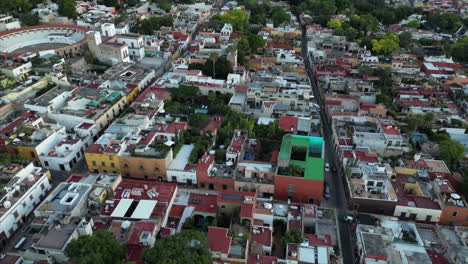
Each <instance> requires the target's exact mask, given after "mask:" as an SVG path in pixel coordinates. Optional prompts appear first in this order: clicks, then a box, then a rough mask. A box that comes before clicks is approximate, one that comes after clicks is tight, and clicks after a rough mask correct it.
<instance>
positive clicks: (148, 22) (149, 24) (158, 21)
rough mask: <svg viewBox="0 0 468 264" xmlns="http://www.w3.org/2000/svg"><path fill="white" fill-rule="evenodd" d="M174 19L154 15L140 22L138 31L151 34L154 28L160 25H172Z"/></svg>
mask: <svg viewBox="0 0 468 264" xmlns="http://www.w3.org/2000/svg"><path fill="white" fill-rule="evenodd" d="M173 24H174V20H173V18H172V17H170V16H155V17H152V18H149V19H145V20H143V21H142V22H141V25H140V28H139V29H138V32H139V33H141V34H145V35H151V34H153V33H154V31H155V30H158V29H160V28H161V27H172V25H173Z"/></svg>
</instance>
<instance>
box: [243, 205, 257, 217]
mask: <svg viewBox="0 0 468 264" xmlns="http://www.w3.org/2000/svg"><path fill="white" fill-rule="evenodd" d="M253 214H254V206H253V204H249V203H244V204H242V206H241V211H240V217H241V218H253Z"/></svg>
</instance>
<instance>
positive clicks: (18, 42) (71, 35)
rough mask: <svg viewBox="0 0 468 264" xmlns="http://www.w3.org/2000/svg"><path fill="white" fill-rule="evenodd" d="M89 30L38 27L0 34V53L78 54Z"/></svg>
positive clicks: (59, 26)
mask: <svg viewBox="0 0 468 264" xmlns="http://www.w3.org/2000/svg"><path fill="white" fill-rule="evenodd" d="M89 30H90V29H89V28H86V27H81V26H76V25H39V26H31V27H23V28H19V29H13V30H9V31H4V32H0V53H2V54H3V55H20V54H24V53H26V52H39V51H45V50H55V53H56V54H58V55H64V56H65V55H75V54H79V53H81V52H82V51H83V49H84V45H85V44H86V32H88V31H89Z"/></svg>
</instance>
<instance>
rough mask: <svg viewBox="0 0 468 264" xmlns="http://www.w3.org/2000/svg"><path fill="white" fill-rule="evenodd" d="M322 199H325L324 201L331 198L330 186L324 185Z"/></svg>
mask: <svg viewBox="0 0 468 264" xmlns="http://www.w3.org/2000/svg"><path fill="white" fill-rule="evenodd" d="M323 197H325V199H330V197H331V191H330V186H329V185H328V183H325V191H324V193H323Z"/></svg>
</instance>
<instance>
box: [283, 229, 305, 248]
mask: <svg viewBox="0 0 468 264" xmlns="http://www.w3.org/2000/svg"><path fill="white" fill-rule="evenodd" d="M281 239H282V241H283V244H284V245H287V244H288V243H299V242H302V235H301V232H299V231H297V230H295V229H289V230H288V231H286V233H284V235H283V237H282V238H281Z"/></svg>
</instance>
